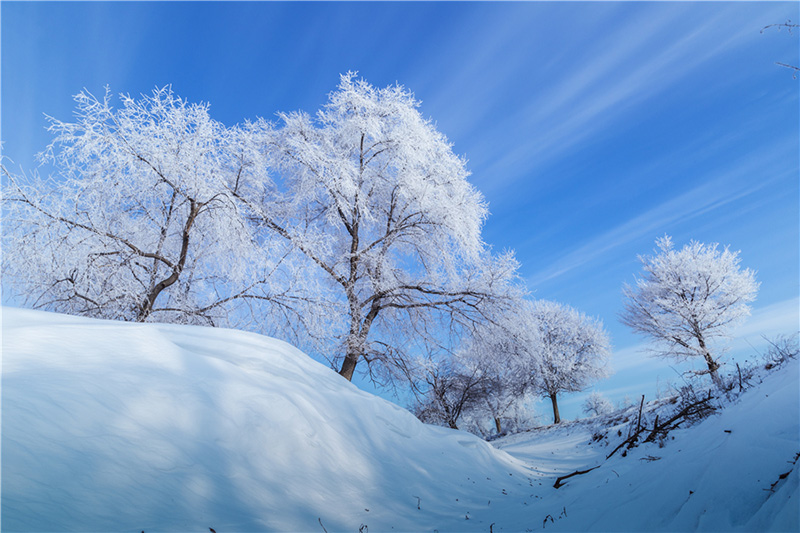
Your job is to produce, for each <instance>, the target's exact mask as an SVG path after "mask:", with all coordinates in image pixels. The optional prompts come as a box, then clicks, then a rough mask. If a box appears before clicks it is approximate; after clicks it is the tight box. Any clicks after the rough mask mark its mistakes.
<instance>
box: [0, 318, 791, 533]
mask: <svg viewBox="0 0 800 533" xmlns="http://www.w3.org/2000/svg"><path fill="white" fill-rule="evenodd" d="M2 322H3V324H2V325H3V327H2V348H3V353H2V355H3V360H2V365H3V366H2V371H3V372H2V529H3V531H136V532H138V531H146V532H148V533H149V532H151V531H152V532H154V531H195V532H202V531H208V528H214V529H215V530H216V531H217V532H218V533H229V532H233V531H314V532H322V531H323V530H327V531H329V532H331V533H332V532H333V531H351V532H353V531H358V530H359V528H361V527H362V526H368V528H369V531H372V532H373V533H374V532H376V531H392V530H394V531H433V530H438V531H484V532H485V531H489V530H490V528H491V530H492V531H494V532H498V531H526V530H532V531H537V530H541V529H545V530H547V531H550V530H556V531H579V530H595V531H608V530H615V531H616V530H626V531H647V530H662V531H683V530H742V531H768V530H773V531H797V530H798V528H799V527H800V524H799V522H800V520H798V515H799V514H800V513H799V510H798V497H799V496H800V494H798V470H800V462H798V464H796V465H794V464H790V463H791V461H793V460H794V459H795V458H796V454H798V453H800V433H799V432H800V428H798V420H800V416H799V415H798V404H799V403H800V401H798V400H799V399H798V365H797V362H796V361H795V362H793V363H790V364H788V365H786V366H784V367H783V368H782V369H781V371H780V372H776V373H774V374H771V375H770V376H768V377H767V378H765V380H764V383H763V384H762V385H760V386H758V387H756V388H753V389H752V390H751V391H749V392H747V393H745V394H744V395H743V396H742V397H741V399H740V400H739V401H738V402H737V403H735V404H734V405H731V406H729V407H727V408H726V409H725V410H724V411H722V412H721V413H720V414H718V415H715V416H712V417H711V418H709V419H707V420H705V421H704V422H702V423H700V424H698V425H696V426H694V427H691V428H687V429H682V430H678V431H675V432H674V433H673V435H674V437H675V438H674V440H669V441H668V442H667V444H666V446H665V447H663V448H659V447H658V445H656V444H648V445H643V446H641V447H638V448H635V449H633V450H631V451H630V452H629V453H628V455H627V457H621V456H620V455H619V454H617V455H615V456H614V457H612V458H611V459H610V460H609V461H607V462H604V461H603V459H604V458H605V456H606V455H607V453H608V452H609V447H608V446H604V445H602V443H593V444H589V443H590V440H591V434H592V432H593V425H592V424H591V423H584V424H564V425H561V426H560V427H555V428H547V429H544V430H540V431H536V432H531V433H525V434H520V435H515V436H511V437H508V438H506V439H503V440H501V441H499V442H496V443H495V445H496V446H497V447H499V448H501V449H496V448H495V447H493V446H491V445H489V444H488V443H486V442H484V441H482V440H480V439H478V438H476V437H473V436H471V435H469V434H466V433H462V432H458V431H453V430H448V429H443V428H436V427H432V426H426V425H424V424H421V423H420V422H419V421H417V419H416V418H414V417H413V416H412V415H411V414H409V413H408V412H406V411H405V410H403V409H401V408H399V407H397V406H394V405H393V404H391V403H389V402H386V401H384V400H382V399H380V398H377V397H374V396H372V395H369V394H367V393H364V392H361V391H359V390H358V389H356V388H355V387H354V386H352V385H351V384H350V383H348V382H346V381H345V380H343V379H342V378H341V377H339V376H338V375H336V374H335V373H334V372H332V371H331V370H330V369H328V368H325V367H324V366H322V365H320V364H318V363H316V362H314V361H313V360H311V359H310V358H308V357H307V356H306V355H304V354H302V353H301V352H300V351H298V350H296V349H295V348H293V347H291V346H289V345H287V344H285V343H282V342H280V341H277V340H274V339H270V338H266V337H262V336H259V335H254V334H249V333H243V332H238V331H231V330H222V329H206V328H199V327H186V326H171V325H155V324H147V325H142V324H130V323H120V322H110V321H101V320H89V319H83V318H76V317H69V316H64V315H55V314H50V313H43V312H35V311H27V310H19V309H12V308H4V309H3V315H2ZM726 430H727V431H730V433H728V432H726ZM598 464H600V465H601V466H600V467H599V468H597V469H596V470H594V471H592V472H590V473H588V474H585V475H581V476H576V477H574V478H571V479H569V480H568V481H567V482H566V485H565V486H563V487H561V488H560V489H554V488H553V482H554V481H555V478H556V477H557V476H559V475H563V474H565V473H568V472H571V471H574V470H576V469H581V470H582V469H585V468H587V467H592V466H596V465H598ZM786 472H790V473H789V474H788V475H786V476H785V477H784V478H783V479H780V476H781V475H782V474H784V473H786ZM773 484H774V485H773ZM690 491H691V493H690ZM323 528H324V529H323Z"/></svg>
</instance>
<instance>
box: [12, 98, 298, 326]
mask: <svg viewBox="0 0 800 533" xmlns="http://www.w3.org/2000/svg"><path fill="white" fill-rule="evenodd" d="M120 98H121V104H122V105H121V107H119V108H118V109H115V108H114V107H113V106H112V96H111V94H110V93H109V92H108V90H107V91H106V94H105V97H104V98H101V99H98V98H96V97H95V96H93V95H92V94H90V93H89V92H87V91H82V92H80V93H79V94H78V95H76V96H75V101H76V104H77V106H76V107H77V108H76V112H75V117H76V118H75V122H62V121H60V120H56V119H54V118H49V121H50V125H49V131H50V132H51V133H52V134H53V135H54V140H53V141H52V143H51V144H50V145H49V146H48V147H47V150H46V151H45V152H43V153H42V154H40V158H41V160H42V162H43V164H44V165H49V166H50V167H49V168H52V169H54V170H55V175H53V176H52V177H51V178H50V179H44V178H41V177H40V176H39V175H38V173H37V174H33V175H32V176H31V175H29V176H26V175H13V174H12V173H11V172H10V171H9V170H8V169H6V168H5V167H3V174H4V179H5V180H6V182H7V183H6V187H4V189H5V190H4V210H5V213H4V215H5V220H4V235H3V274H4V282H5V285H6V287H5V288H6V289H10V290H11V291H12V292H17V293H18V294H19V296H20V297H21V298H23V299H24V300H25V301H26V302H27V303H28V304H29V305H32V306H34V307H36V308H44V309H49V310H53V311H59V312H65V313H72V314H80V315H87V316H94V317H103V318H115V319H122V320H131V321H146V320H156V321H162V322H183V323H200V324H217V325H218V324H230V320H229V318H230V317H231V316H232V306H233V305H234V304H235V303H237V302H238V303H246V304H248V305H253V304H257V303H258V302H263V301H272V302H279V301H280V296H281V294H280V292H281V291H282V290H284V289H277V290H276V289H275V288H274V287H272V286H271V280H270V273H271V272H273V271H274V270H275V269H276V268H277V266H278V265H279V263H280V261H281V260H283V259H285V257H286V255H287V253H288V249H287V248H286V247H285V246H283V248H284V249H281V248H280V246H282V243H280V242H277V243H271V244H270V246H272V248H271V250H270V251H271V254H270V255H269V256H267V255H266V254H264V253H263V250H264V249H265V248H266V246H264V244H265V243H263V241H262V242H260V243H258V244H257V243H256V242H255V235H254V233H253V232H252V230H251V225H250V224H249V222H248V220H247V213H246V212H245V211H244V209H243V207H244V206H243V205H242V204H241V203H240V202H238V201H237V200H236V198H235V197H234V195H233V194H231V192H230V189H231V187H235V186H236V182H237V180H245V179H259V180H262V181H264V180H265V177H264V176H263V175H262V174H259V175H258V176H256V175H255V173H260V172H262V171H261V170H260V169H262V168H263V167H264V163H263V161H262V160H261V158H262V156H261V154H260V152H259V151H258V150H257V149H255V148H256V146H255V145H254V144H253V143H252V142H251V138H252V135H251V132H249V131H248V128H247V127H243V128H239V127H233V128H227V127H225V126H224V125H223V124H221V123H219V122H217V121H214V120H212V119H211V118H210V116H209V113H208V105H204V104H191V103H188V102H187V101H185V100H182V99H181V98H179V97H178V96H176V95H174V94H173V92H172V90H171V89H170V88H168V87H167V88H163V89H157V90H155V91H153V93H152V95H151V96H142V98H141V99H138V100H137V99H133V98H131V97H129V96H125V95H122V96H121V97H120Z"/></svg>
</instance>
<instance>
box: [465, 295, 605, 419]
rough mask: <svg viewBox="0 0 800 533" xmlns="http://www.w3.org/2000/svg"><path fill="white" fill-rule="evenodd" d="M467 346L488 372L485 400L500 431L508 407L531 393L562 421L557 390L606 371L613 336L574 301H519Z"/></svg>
mask: <svg viewBox="0 0 800 533" xmlns="http://www.w3.org/2000/svg"><path fill="white" fill-rule="evenodd" d="M468 351H469V352H470V353H471V354H472V357H473V358H474V359H475V360H477V361H479V363H478V365H479V367H480V368H482V369H483V375H485V376H486V379H487V383H488V386H487V394H486V398H485V399H484V402H485V403H486V404H487V405H486V407H488V412H490V413H492V414H493V416H494V419H495V422H496V424H497V430H498V432H501V427H500V419H501V418H502V414H503V412H504V410H508V409H512V410H513V409H517V408H518V407H519V406H521V405H524V404H525V403H527V401H528V398H529V397H530V396H531V395H534V396H536V395H541V396H544V397H546V398H549V399H550V400H551V403H552V406H553V419H554V422H555V423H559V422H560V421H561V417H560V414H559V411H558V401H557V396H558V394H560V393H563V392H577V391H580V390H583V389H585V388H586V387H587V386H589V385H590V384H592V383H593V382H594V381H596V380H597V379H599V378H601V377H604V376H605V375H606V370H605V364H606V360H607V358H608V355H609V340H608V335H607V334H606V333H605V331H604V330H603V327H602V324H601V323H600V321H598V320H595V319H592V318H589V317H587V316H585V315H584V314H582V313H579V312H578V311H575V310H574V309H572V308H571V307H569V306H566V305H563V304H559V303H556V302H548V301H544V300H536V301H527V300H517V302H516V305H515V306H514V307H513V308H512V309H510V310H507V311H503V312H502V313H499V314H497V315H495V316H494V317H493V320H492V322H490V323H486V324H483V325H481V326H480V327H479V328H477V330H476V332H475V334H474V335H473V340H472V342H471V345H470V346H469V350H468ZM486 407H485V408H486Z"/></svg>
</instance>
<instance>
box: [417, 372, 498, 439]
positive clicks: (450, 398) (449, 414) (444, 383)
mask: <svg viewBox="0 0 800 533" xmlns="http://www.w3.org/2000/svg"><path fill="white" fill-rule="evenodd" d="M471 363H472V361H470V360H468V359H464V358H462V357H458V356H455V357H427V358H425V359H419V360H417V361H416V368H415V377H416V379H415V380H414V386H415V393H417V395H418V396H417V402H416V405H415V406H414V411H415V414H416V415H417V417H418V418H419V419H420V420H422V421H423V422H425V423H428V424H437V425H441V426H447V427H450V428H452V429H458V423H459V419H460V418H461V416H462V415H463V414H465V413H466V412H468V411H469V410H470V409H473V408H474V407H475V406H476V405H477V404H479V403H481V402H482V400H483V399H484V398H485V397H486V388H487V385H488V383H487V380H486V379H485V377H484V375H483V372H482V369H481V368H480V367H478V366H477V365H474V364H471Z"/></svg>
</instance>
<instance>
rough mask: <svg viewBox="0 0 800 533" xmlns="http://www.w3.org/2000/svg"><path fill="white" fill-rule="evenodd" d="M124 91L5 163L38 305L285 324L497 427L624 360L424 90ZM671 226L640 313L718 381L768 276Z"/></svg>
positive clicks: (653, 330) (430, 399)
mask: <svg viewBox="0 0 800 533" xmlns="http://www.w3.org/2000/svg"><path fill="white" fill-rule="evenodd" d="M113 100H114V98H113V96H112V94H111V92H110V91H109V90H108V89H106V93H105V95H104V96H103V97H102V98H97V97H95V96H94V95H92V94H91V93H89V92H88V91H86V90H84V91H82V92H80V93H79V94H78V95H76V96H75V102H76V111H75V118H74V121H72V122H64V121H61V120H58V119H55V118H52V117H48V121H49V126H48V130H49V132H50V133H51V134H52V135H53V140H52V142H51V143H50V144H49V145H48V146H47V147H46V149H45V150H44V151H43V152H42V153H41V154H39V158H40V161H41V162H42V164H46V165H49V166H50V167H51V168H53V169H54V171H55V174H54V175H52V176H47V177H42V176H40V175H39V174H38V173H37V172H34V173H32V174H25V173H12V172H11V171H10V170H9V169H8V167H7V166H6V165H3V166H2V172H3V180H4V182H5V183H4V195H3V209H4V231H3V251H4V253H3V258H2V266H3V285H4V290H6V291H7V294H12V295H14V297H15V298H17V299H19V300H20V301H22V302H24V304H25V305H28V306H31V307H34V308H40V309H47V310H52V311H57V312H62V313H69V314H77V315H83V316H89V317H97V318H110V319H117V320H127V321H138V322H148V321H157V322H172V323H181V324H201V325H209V326H224V327H235V328H241V329H249V330H253V331H258V332H261V333H266V334H271V335H274V336H277V337H281V338H284V339H286V340H289V341H291V342H294V343H296V344H299V345H300V346H302V347H303V348H305V349H306V350H308V351H310V352H312V353H315V354H318V355H320V356H322V357H324V358H326V359H327V360H328V361H329V363H330V364H331V366H332V367H334V368H335V369H336V370H338V372H339V373H340V374H341V375H342V376H343V377H345V378H346V379H348V380H351V379H352V377H353V375H354V372H355V371H356V369H357V368H359V369H361V371H363V372H365V373H368V374H369V376H370V378H371V379H373V380H374V381H376V382H378V383H382V384H398V383H405V384H410V386H411V388H412V390H413V391H414V394H415V397H416V399H417V400H416V410H417V414H418V416H420V418H421V419H423V420H426V421H429V422H434V423H439V424H443V425H448V426H450V427H457V424H458V422H459V420H460V419H461V418H464V417H467V418H470V417H471V418H472V419H478V418H481V417H482V418H483V419H487V418H488V419H489V420H491V422H492V423H493V425H494V428H495V429H496V431H497V432H498V433H499V432H501V431H503V430H504V429H505V428H508V427H510V426H513V425H514V424H515V423H520V421H521V419H522V418H524V416H525V415H524V413H525V409H524V405H525V404H526V402H527V401H528V400H530V398H532V397H544V398H547V399H549V400H550V401H551V404H552V407H553V414H554V421H555V422H559V420H560V416H559V412H558V402H557V398H558V395H559V394H562V393H567V392H575V391H580V390H584V389H585V388H587V387H588V386H590V385H591V384H592V383H594V382H595V381H596V380H597V379H600V378H601V377H603V376H605V375H607V373H608V368H607V361H608V358H609V356H610V341H609V338H608V335H607V333H606V332H605V331H604V329H603V326H602V323H601V322H600V321H599V320H598V319H595V318H591V317H587V316H585V315H584V314H582V313H580V312H578V311H577V310H574V309H572V308H570V307H568V306H566V305H564V304H560V303H556V302H548V301H538V300H531V299H530V298H529V297H528V295H527V291H526V289H525V288H524V286H523V284H522V283H521V282H520V280H519V277H518V274H517V273H518V269H519V264H518V263H517V261H516V259H515V257H514V254H513V252H504V253H496V252H494V251H493V250H492V249H491V247H489V246H488V245H487V244H486V243H485V242H483V240H482V238H481V230H482V226H483V223H484V222H485V220H486V218H487V216H488V210H487V205H486V201H485V199H484V197H483V196H482V194H481V193H480V192H479V191H477V190H476V189H475V188H474V187H473V186H472V185H471V184H470V183H469V181H468V179H467V178H468V176H469V172H468V171H467V169H466V162H465V160H464V159H463V158H462V157H460V156H458V155H456V154H455V153H454V152H453V149H452V145H451V144H450V143H449V142H448V140H447V139H446V137H445V136H444V135H443V134H441V133H440V132H439V131H437V129H436V127H435V125H434V124H433V123H432V122H431V121H430V120H428V119H426V118H424V117H423V116H422V115H421V113H420V112H419V102H418V101H417V100H416V99H415V98H414V96H413V94H412V93H410V92H409V91H408V90H407V89H405V88H404V87H402V86H400V85H395V86H389V87H386V88H382V89H381V88H375V87H373V86H372V85H370V84H369V83H367V82H366V81H365V80H363V79H359V78H358V77H357V76H356V74H355V73H352V72H351V73H347V74H345V75H342V76H341V80H340V83H339V86H338V87H337V89H336V90H335V91H333V92H332V93H331V94H330V95H329V99H328V102H327V103H326V104H325V105H324V106H323V108H322V109H320V110H319V111H318V112H317V113H316V114H315V115H309V114H307V113H305V112H292V113H279V114H278V115H277V117H278V120H277V121H275V122H269V121H266V120H264V119H261V118H259V119H256V120H254V121H247V122H245V123H243V124H237V125H234V126H230V127H228V126H225V125H224V124H222V123H220V122H218V121H216V120H214V119H212V118H211V116H210V113H209V106H208V104H194V103H190V102H187V101H185V100H183V99H181V98H180V97H178V96H177V95H175V94H174V93H173V92H172V90H171V88H169V87H165V88H161V89H156V90H154V91H153V93H152V94H151V95H143V96H142V97H141V98H139V99H134V98H131V97H130V96H127V95H120V97H119V107H115V106H114V105H113ZM658 244H659V247H660V248H661V252H660V254H659V255H657V256H656V257H655V258H642V262H643V264H644V271H645V275H644V277H643V278H642V279H641V280H638V281H637V285H636V286H635V287H626V288H625V294H626V298H627V300H628V302H629V303H628V305H627V307H626V310H625V314H624V315H623V317H622V320H623V322H625V323H626V324H628V325H629V326H631V327H632V328H633V329H634V330H635V331H638V332H641V333H644V334H646V335H649V336H651V337H653V338H654V339H656V340H657V341H659V342H661V343H662V344H663V345H664V347H665V351H664V353H666V354H670V355H679V356H692V355H697V356H700V357H702V358H704V360H705V362H706V363H707V367H708V373H710V374H711V376H712V378H714V379H715V380H716V379H717V377H715V376H717V374H716V371H717V368H718V364H717V362H716V361H715V359H714V357H713V355H712V354H711V352H710V348H709V344H708V343H709V341H711V340H713V338H714V337H715V336H718V335H719V334H723V333H724V331H725V329H726V327H728V326H729V325H730V324H731V323H734V322H735V321H736V320H738V319H739V318H741V317H742V316H743V315H744V314H746V313H747V309H748V308H747V303H748V302H749V301H752V299H753V298H754V296H755V291H756V289H757V284H756V283H755V281H754V276H753V274H752V272H750V271H743V272H742V271H741V270H740V269H739V267H738V255H737V254H735V253H731V252H729V251H728V250H727V249H726V250H725V251H724V252H723V253H722V254H719V253H717V251H716V245H714V246H713V247H705V245H702V244H699V243H692V244H691V245H689V247H688V248H686V249H684V250H683V251H680V252H676V251H674V250H673V249H672V245H671V241H670V240H669V239H668V238H665V239H662V240H660V241H659V243H658ZM687 250H688V251H687ZM687 254H688V255H687ZM686 269H689V270H686ZM692 269H694V270H692ZM686 272H690V274H689V275H685V274H686ZM720 294H726V295H729V297H726V298H720V297H719V295H720Z"/></svg>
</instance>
